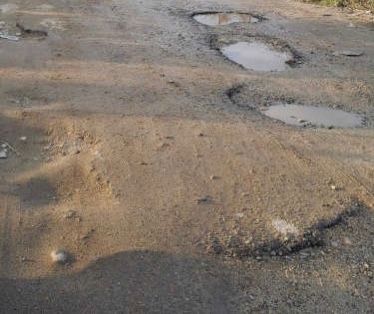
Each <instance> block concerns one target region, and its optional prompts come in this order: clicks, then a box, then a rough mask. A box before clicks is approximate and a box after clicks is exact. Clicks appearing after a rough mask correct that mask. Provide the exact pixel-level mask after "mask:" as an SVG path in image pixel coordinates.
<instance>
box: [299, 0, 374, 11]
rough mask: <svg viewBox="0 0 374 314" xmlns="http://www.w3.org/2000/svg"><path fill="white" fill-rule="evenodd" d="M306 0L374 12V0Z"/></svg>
mask: <svg viewBox="0 0 374 314" xmlns="http://www.w3.org/2000/svg"><path fill="white" fill-rule="evenodd" d="M304 2H314V3H320V4H325V5H334V6H337V7H349V8H355V9H366V10H371V12H374V0H304Z"/></svg>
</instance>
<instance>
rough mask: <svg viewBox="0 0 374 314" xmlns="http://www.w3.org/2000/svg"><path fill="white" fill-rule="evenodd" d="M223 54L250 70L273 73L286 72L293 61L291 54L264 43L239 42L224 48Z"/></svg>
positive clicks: (222, 49)
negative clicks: (289, 63)
mask: <svg viewBox="0 0 374 314" xmlns="http://www.w3.org/2000/svg"><path fill="white" fill-rule="evenodd" d="M221 52H222V54H223V55H224V56H226V58H228V59H230V60H231V61H233V62H235V63H237V64H240V65H241V66H243V67H244V68H246V69H248V70H254V71H262V72H271V71H284V70H286V69H287V68H288V67H289V65H288V64H287V62H289V61H291V60H292V59H293V57H292V55H291V54H290V53H286V52H281V51H277V50H275V49H274V48H272V47H269V46H268V45H266V44H264V43H262V42H238V43H235V44H232V45H228V46H224V47H222V48H221Z"/></svg>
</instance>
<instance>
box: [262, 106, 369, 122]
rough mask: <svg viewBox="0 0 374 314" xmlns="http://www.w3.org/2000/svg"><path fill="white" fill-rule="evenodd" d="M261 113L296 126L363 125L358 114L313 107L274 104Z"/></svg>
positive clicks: (362, 119)
mask: <svg viewBox="0 0 374 314" xmlns="http://www.w3.org/2000/svg"><path fill="white" fill-rule="evenodd" d="M263 113H264V114H265V115H266V116H268V117H270V118H273V119H276V120H280V121H283V122H284V123H287V124H291V125H297V126H318V127H329V128H332V127H336V128H356V127H362V126H363V125H364V118H363V117H362V116H361V115H359V114H355V113H349V112H346V111H343V110H339V109H331V108H323V107H315V106H302V105H297V104H276V105H273V106H270V107H269V108H267V109H266V110H264V111H263Z"/></svg>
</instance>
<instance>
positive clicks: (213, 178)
mask: <svg viewBox="0 0 374 314" xmlns="http://www.w3.org/2000/svg"><path fill="white" fill-rule="evenodd" d="M217 179H219V177H217V176H210V180H217Z"/></svg>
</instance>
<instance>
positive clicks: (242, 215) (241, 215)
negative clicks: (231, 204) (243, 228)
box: [235, 213, 244, 218]
mask: <svg viewBox="0 0 374 314" xmlns="http://www.w3.org/2000/svg"><path fill="white" fill-rule="evenodd" d="M235 217H237V218H243V217H244V213H236V214H235Z"/></svg>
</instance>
